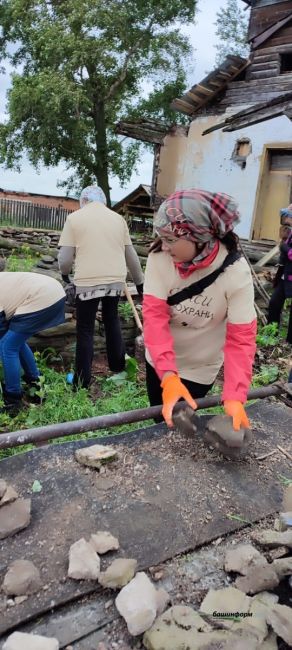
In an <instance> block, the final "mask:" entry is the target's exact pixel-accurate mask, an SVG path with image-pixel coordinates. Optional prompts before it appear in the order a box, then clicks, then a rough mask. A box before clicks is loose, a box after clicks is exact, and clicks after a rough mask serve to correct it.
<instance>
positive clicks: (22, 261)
mask: <svg viewBox="0 0 292 650" xmlns="http://www.w3.org/2000/svg"><path fill="white" fill-rule="evenodd" d="M37 260H38V255H37V254H35V252H34V251H32V250H31V248H30V247H29V246H27V245H26V244H23V245H22V246H21V248H20V249H17V250H13V251H12V253H11V255H9V257H8V259H7V262H6V267H5V268H6V271H31V269H32V268H33V266H35V264H36V262H37Z"/></svg>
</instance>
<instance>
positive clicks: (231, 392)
mask: <svg viewBox="0 0 292 650" xmlns="http://www.w3.org/2000/svg"><path fill="white" fill-rule="evenodd" d="M256 333H257V321H256V319H255V320H253V321H252V322H251V323H244V324H234V323H230V322H228V323H227V331H226V340H225V346H224V387H223V393H222V399H223V401H224V400H236V401H239V402H242V403H244V402H246V398H247V392H248V389H249V386H250V382H251V377H252V366H253V361H254V356H255V352H256Z"/></svg>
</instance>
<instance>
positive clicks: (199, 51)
mask: <svg viewBox="0 0 292 650" xmlns="http://www.w3.org/2000/svg"><path fill="white" fill-rule="evenodd" d="M225 4H226V0H199V2H198V6H199V11H198V12H197V17H196V24H195V25H193V26H192V27H188V28H184V30H183V31H184V32H185V33H187V34H188V35H189V37H190V40H191V42H192V45H193V47H194V68H193V70H192V72H191V74H190V75H189V84H190V86H191V85H193V84H194V83H197V82H198V81H200V79H202V78H203V77H204V76H205V75H206V74H207V73H208V72H209V71H210V70H211V69H212V68H213V67H214V61H215V55H216V52H215V48H214V45H215V41H216V37H215V26H214V22H215V20H216V11H218V8H219V7H222V6H224V5H225ZM6 69H7V74H6V75H1V76H0V84H1V87H0V121H2V120H3V118H4V115H5V96H6V92H7V89H8V88H9V77H10V71H11V69H10V68H9V67H8V66H7V68H6ZM152 162H153V157H152V155H151V154H150V153H145V155H144V156H143V159H142V161H141V163H140V164H139V173H138V174H133V176H132V179H131V181H130V183H128V184H127V185H126V187H124V188H122V187H121V186H120V183H119V181H118V179H117V178H111V187H112V190H111V197H112V200H116V201H117V200H119V199H120V198H122V197H123V196H125V195H127V194H128V193H129V192H131V191H132V190H133V189H135V187H137V185H139V183H147V184H149V183H150V182H151V175H152ZM67 175H69V174H68V173H67V172H66V170H65V166H64V165H59V166H58V167H57V168H56V167H55V168H52V167H51V168H50V169H47V168H44V167H43V168H42V169H41V173H40V174H38V173H37V172H36V171H35V169H34V168H33V167H32V166H31V165H29V163H28V162H26V161H25V160H24V161H23V164H22V170H21V172H20V173H17V172H13V171H10V170H4V169H3V167H2V168H1V167H0V187H2V188H5V189H9V190H17V191H22V190H24V191H27V192H37V193H40V194H57V195H62V194H65V193H66V191H65V190H63V189H62V188H58V187H57V181H58V180H64V179H65V178H66V176H67Z"/></svg>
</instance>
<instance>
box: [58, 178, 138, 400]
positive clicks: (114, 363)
mask: <svg viewBox="0 0 292 650" xmlns="http://www.w3.org/2000/svg"><path fill="white" fill-rule="evenodd" d="M59 246H60V251H59V258H58V259H59V268H60V271H61V273H62V277H63V280H64V281H65V282H66V281H67V282H68V281H69V277H68V274H69V273H70V272H71V270H72V267H73V264H74V262H75V272H74V280H73V284H74V293H76V334H77V344H76V358H75V373H74V379H73V385H74V387H75V388H77V387H81V388H89V386H90V382H91V368H92V361H93V352H94V332H95V318H96V312H97V309H98V307H99V304H100V302H101V305H102V320H103V325H104V330H105V339H106V349H107V358H108V365H109V368H110V370H112V371H113V372H121V371H122V370H124V368H125V352H126V350H125V343H124V340H123V336H122V330H121V323H120V319H119V312H118V304H119V299H120V296H121V294H122V293H123V291H124V287H125V282H126V276H127V268H128V269H129V271H130V273H131V276H132V278H133V282H134V283H135V284H136V287H137V291H138V293H139V295H142V294H143V280H144V276H143V272H142V269H141V265H140V262H139V258H138V255H137V253H136V251H135V249H134V246H133V244H132V241H131V238H130V234H129V230H128V226H127V224H126V221H125V219H124V218H123V217H122V216H121V215H120V214H118V213H117V212H114V211H113V210H110V209H109V208H107V207H106V198H105V195H104V193H103V191H102V189H101V188H100V187H98V186H97V185H89V186H88V187H86V188H84V190H82V192H81V196H80V210H76V212H73V213H72V214H69V216H68V217H67V220H66V223H65V225H64V228H63V231H62V234H61V237H60V241H59Z"/></svg>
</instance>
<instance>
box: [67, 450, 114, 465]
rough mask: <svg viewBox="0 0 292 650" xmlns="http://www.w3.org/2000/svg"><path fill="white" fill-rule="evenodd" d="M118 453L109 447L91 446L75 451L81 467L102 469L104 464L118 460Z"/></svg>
mask: <svg viewBox="0 0 292 650" xmlns="http://www.w3.org/2000/svg"><path fill="white" fill-rule="evenodd" d="M117 457H118V452H117V450H116V449H114V447H110V446H109V445H91V446H90V447H83V448H82V449H77V450H76V451H75V458H76V460H77V461H78V463H80V464H81V465H87V466H88V467H95V468H96V469H100V468H101V466H102V464H103V463H108V462H110V461H112V460H116V459H117Z"/></svg>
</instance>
